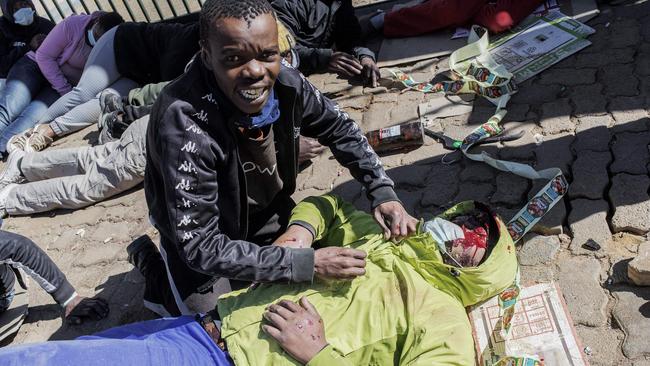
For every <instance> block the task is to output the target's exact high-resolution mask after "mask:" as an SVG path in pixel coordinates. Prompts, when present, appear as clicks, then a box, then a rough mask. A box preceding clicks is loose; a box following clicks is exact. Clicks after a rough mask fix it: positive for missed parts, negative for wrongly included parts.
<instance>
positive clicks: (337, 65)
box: [327, 52, 363, 78]
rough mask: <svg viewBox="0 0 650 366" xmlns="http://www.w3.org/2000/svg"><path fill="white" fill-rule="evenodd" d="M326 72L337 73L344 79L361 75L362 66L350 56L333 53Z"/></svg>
mask: <svg viewBox="0 0 650 366" xmlns="http://www.w3.org/2000/svg"><path fill="white" fill-rule="evenodd" d="M327 70H329V71H330V72H334V73H337V74H339V75H341V76H343V77H345V78H351V77H353V76H357V75H361V71H362V70H363V66H361V63H359V61H358V60H357V59H356V58H355V57H354V56H352V55H350V54H349V53H345V52H334V53H333V54H332V57H331V58H330V62H329V65H328V66H327Z"/></svg>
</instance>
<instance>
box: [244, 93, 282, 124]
mask: <svg viewBox="0 0 650 366" xmlns="http://www.w3.org/2000/svg"><path fill="white" fill-rule="evenodd" d="M279 118H280V103H279V102H278V98H276V96H275V91H274V90H273V89H271V95H269V99H268V100H267V101H266V104H264V107H263V108H262V111H261V112H260V113H258V114H256V115H254V116H243V117H241V118H239V119H237V122H236V123H237V125H239V126H240V127H244V128H262V127H264V126H268V125H270V124H272V123H274V122H275V121H277V120H278V119H279Z"/></svg>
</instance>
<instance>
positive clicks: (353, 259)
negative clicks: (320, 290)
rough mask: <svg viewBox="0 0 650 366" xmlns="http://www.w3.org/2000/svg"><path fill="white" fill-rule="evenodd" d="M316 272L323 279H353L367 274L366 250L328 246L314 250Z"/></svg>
mask: <svg viewBox="0 0 650 366" xmlns="http://www.w3.org/2000/svg"><path fill="white" fill-rule="evenodd" d="M314 274H315V275H316V277H319V278H321V279H325V280H327V279H334V280H352V279H354V278H355V277H358V276H363V275H364V274H366V252H364V251H363V250H358V249H351V248H341V247H327V248H322V249H318V250H316V251H315V252H314Z"/></svg>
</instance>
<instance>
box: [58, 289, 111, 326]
mask: <svg viewBox="0 0 650 366" xmlns="http://www.w3.org/2000/svg"><path fill="white" fill-rule="evenodd" d="M107 315H108V302H106V300H104V299H101V298H99V297H95V298H87V297H82V296H79V295H77V297H75V298H74V299H72V300H71V301H70V302H69V303H68V304H67V305H66V306H65V315H64V317H65V320H66V322H67V323H68V324H72V325H78V324H81V323H83V322H84V321H86V320H88V319H92V320H100V319H104V318H105V317H106V316H107Z"/></svg>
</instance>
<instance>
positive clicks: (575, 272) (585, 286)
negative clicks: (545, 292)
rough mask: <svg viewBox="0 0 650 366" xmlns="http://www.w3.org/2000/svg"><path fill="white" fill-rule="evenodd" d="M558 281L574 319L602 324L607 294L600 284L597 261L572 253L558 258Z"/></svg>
mask: <svg viewBox="0 0 650 366" xmlns="http://www.w3.org/2000/svg"><path fill="white" fill-rule="evenodd" d="M558 267H559V284H560V289H561V290H562V295H564V298H565V299H566V302H567V306H568V307H569V313H570V314H571V317H572V318H573V321H574V322H575V323H577V324H583V325H587V326H590V327H598V326H603V325H605V323H606V322H607V315H606V314H605V311H606V307H607V301H608V300H607V295H606V294H605V290H603V288H602V287H601V286H600V270H601V267H600V262H598V260H596V259H594V258H587V257H575V258H568V259H564V260H561V261H559V262H558Z"/></svg>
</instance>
